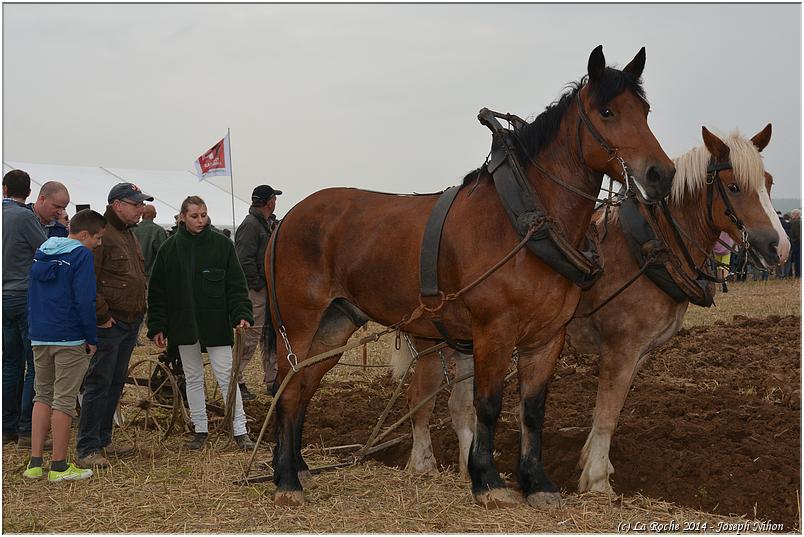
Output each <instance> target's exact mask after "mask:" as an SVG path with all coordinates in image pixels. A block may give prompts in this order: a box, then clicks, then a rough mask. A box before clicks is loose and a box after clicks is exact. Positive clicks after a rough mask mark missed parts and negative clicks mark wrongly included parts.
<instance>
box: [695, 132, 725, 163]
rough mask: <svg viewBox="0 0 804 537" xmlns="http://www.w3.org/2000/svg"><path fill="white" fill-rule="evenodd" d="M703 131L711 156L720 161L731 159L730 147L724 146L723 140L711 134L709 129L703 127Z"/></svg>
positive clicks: (705, 143)
mask: <svg viewBox="0 0 804 537" xmlns="http://www.w3.org/2000/svg"><path fill="white" fill-rule="evenodd" d="M701 129H702V130H701V134H702V135H703V141H704V145H705V146H706V148H707V149H708V150H709V154H711V155H712V156H713V157H715V158H716V159H718V160H726V159H727V158H729V151H730V149H729V146H727V145H726V144H724V143H723V140H721V139H720V138H718V137H717V136H715V135H714V134H712V133H711V132H709V129H707V128H706V127H701Z"/></svg>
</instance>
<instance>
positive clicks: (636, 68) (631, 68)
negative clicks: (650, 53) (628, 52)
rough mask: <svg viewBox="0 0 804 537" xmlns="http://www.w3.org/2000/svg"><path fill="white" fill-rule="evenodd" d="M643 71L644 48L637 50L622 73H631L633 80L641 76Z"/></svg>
mask: <svg viewBox="0 0 804 537" xmlns="http://www.w3.org/2000/svg"><path fill="white" fill-rule="evenodd" d="M643 69H645V47H642V48H641V49H639V52H637V54H636V56H634V59H633V60H631V62H630V63H629V64H628V65H626V66H625V68H624V69H623V72H624V73H631V74H632V75H634V77H635V78H639V77H641V76H642V70H643Z"/></svg>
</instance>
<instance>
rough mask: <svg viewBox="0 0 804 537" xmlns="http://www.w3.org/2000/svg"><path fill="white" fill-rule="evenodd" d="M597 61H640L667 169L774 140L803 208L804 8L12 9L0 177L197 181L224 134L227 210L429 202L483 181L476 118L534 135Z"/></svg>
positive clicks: (774, 166)
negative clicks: (352, 192)
mask: <svg viewBox="0 0 804 537" xmlns="http://www.w3.org/2000/svg"><path fill="white" fill-rule="evenodd" d="M599 44H602V45H603V50H604V53H605V55H606V59H607V61H608V63H609V65H617V66H620V67H621V66H624V65H625V64H626V63H628V62H629V61H630V60H631V58H632V57H633V56H634V55H635V54H636V52H637V51H638V50H639V48H640V47H641V46H645V47H646V52H647V63H646V67H645V71H644V73H643V80H644V86H645V89H646V90H647V94H648V98H649V100H650V102H651V106H652V112H651V115H650V118H649V121H650V126H651V128H652V129H653V132H654V133H655V134H656V137H657V139H658V140H659V142H660V143H661V144H662V146H663V147H664V149H665V151H666V152H667V153H668V155H670V156H671V157H674V156H677V155H679V154H681V153H683V152H685V151H687V150H688V149H690V148H692V147H694V146H697V145H700V144H701V143H702V141H701V134H700V132H701V126H702V125H706V126H707V127H709V128H714V129H717V130H719V131H721V132H731V131H732V130H734V129H735V128H737V129H739V130H740V132H741V133H742V134H743V135H746V136H748V137H750V136H753V135H754V134H756V133H757V132H759V131H760V130H761V129H762V128H763V127H764V126H765V125H766V124H767V123H769V122H770V123H773V138H772V140H771V143H770V145H769V146H768V148H767V149H766V150H765V151H764V156H765V165H766V168H767V169H768V170H769V171H770V172H771V173H773V174H774V177H775V180H776V185H775V187H774V191H773V197H774V198H777V197H799V196H800V189H801V173H800V172H801V6H800V5H798V4H783V5H779V4H776V5H767V4H765V5H745V4H743V5H739V4H733V5H732V4H715V5H695V4H679V5H668V4H661V5H658V4H641V5H637V4H620V5H612V4H589V5H578V4H575V5H570V4H565V5H558V4H550V5H421V4H409V5H377V4H372V5H156V4H143V5H114V4H111V5H109V4H107V5H46V4H33V5H31V4H29V5H10V4H4V5H3V135H4V136H3V159H4V160H11V161H23V162H35V163H48V164H69V165H89V166H108V167H121V168H141V169H166V170H189V169H192V166H193V160H194V159H195V158H196V157H197V156H199V155H200V154H201V153H203V152H204V151H206V150H207V149H208V148H209V147H211V146H212V145H213V144H214V143H216V142H217V141H218V140H219V139H220V138H222V137H223V135H224V134H225V133H226V129H227V128H230V129H231V140H232V159H233V162H234V181H235V192H236V193H237V194H238V195H239V196H240V197H243V198H246V199H248V198H249V197H250V193H251V189H252V188H253V187H254V186H255V185H257V184H260V183H267V184H270V185H272V186H274V187H275V188H277V189H281V190H283V191H284V192H285V195H283V196H282V197H281V198H280V199H279V204H278V207H277V213H278V214H280V215H281V214H283V213H284V212H285V211H286V210H287V209H288V208H289V207H290V206H291V205H293V204H294V203H296V202H298V201H299V200H300V199H302V198H303V197H305V196H307V195H309V194H310V193H312V192H314V191H316V190H320V189H322V188H326V187H329V186H357V187H361V188H367V189H372V190H382V191H394V192H413V191H417V192H432V191H437V190H442V189H443V188H446V187H447V186H450V185H453V184H456V183H457V182H458V181H459V180H460V178H462V177H463V175H464V174H465V173H466V172H468V171H470V170H472V169H474V168H476V167H477V166H479V165H480V164H481V163H482V162H483V159H484V157H485V155H486V154H487V152H488V149H489V145H490V133H489V132H488V131H487V130H486V129H485V128H484V127H482V126H481V125H480V124H479V123H478V122H477V119H476V115H477V112H478V110H479V109H480V108H481V107H484V106H486V107H489V108H492V109H495V110H499V111H504V112H512V113H515V114H518V115H520V116H522V117H526V118H530V119H532V118H533V117H534V116H535V115H537V114H538V113H540V112H541V111H542V110H543V109H544V107H545V106H547V105H548V104H549V103H550V102H552V101H553V100H554V99H556V98H557V97H558V96H559V95H560V94H561V93H562V91H563V90H564V88H565V86H566V84H567V83H568V82H571V81H575V80H577V79H579V78H580V77H581V76H582V75H584V74H585V71H586V63H587V60H588V57H589V53H590V52H591V50H592V49H593V48H594V47H595V46H597V45H599ZM53 179H58V178H53ZM216 183H218V184H224V185H226V187H227V189H228V180H227V179H224V180H221V179H220V178H218V179H217V180H216ZM68 186H69V185H68ZM188 194H190V193H189V192H188Z"/></svg>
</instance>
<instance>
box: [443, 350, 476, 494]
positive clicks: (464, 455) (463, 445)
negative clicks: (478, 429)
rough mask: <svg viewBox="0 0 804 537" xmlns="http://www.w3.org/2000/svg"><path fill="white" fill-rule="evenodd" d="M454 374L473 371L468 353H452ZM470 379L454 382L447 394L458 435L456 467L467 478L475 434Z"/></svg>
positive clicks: (457, 375) (454, 427) (461, 374)
mask: <svg viewBox="0 0 804 537" xmlns="http://www.w3.org/2000/svg"><path fill="white" fill-rule="evenodd" d="M454 359H455V376H456V377H461V376H463V375H465V374H466V373H473V372H474V363H473V361H472V356H471V355H469V354H461V353H459V352H455V353H454ZM472 395H473V394H472V379H471V378H468V379H466V380H462V381H461V382H459V383H457V384H455V385H454V386H453V387H452V393H451V394H450V396H449V413H450V417H451V418H452V428H453V429H454V430H455V435H456V436H457V437H458V469H459V471H460V473H461V477H463V478H464V479H468V478H469V469H468V468H467V463H468V461H469V448H470V447H471V445H472V437H473V436H474V434H475V409H474V407H473V406H472Z"/></svg>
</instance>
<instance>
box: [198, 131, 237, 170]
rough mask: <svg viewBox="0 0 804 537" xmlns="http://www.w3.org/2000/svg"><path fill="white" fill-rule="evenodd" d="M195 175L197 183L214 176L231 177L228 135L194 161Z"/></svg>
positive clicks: (230, 154)
mask: <svg viewBox="0 0 804 537" xmlns="http://www.w3.org/2000/svg"><path fill="white" fill-rule="evenodd" d="M195 174H196V175H197V176H198V180H199V181H203V180H204V179H206V178H207V177H213V176H215V175H228V176H230V177H231V175H232V153H231V150H230V149H229V134H228V133H227V134H226V136H224V137H223V139H222V140H221V141H220V142H218V143H217V144H215V145H213V146H212V148H211V149H210V150H209V151H207V152H206V153H204V154H203V155H201V156H200V157H198V158H197V159H196V161H195Z"/></svg>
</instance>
